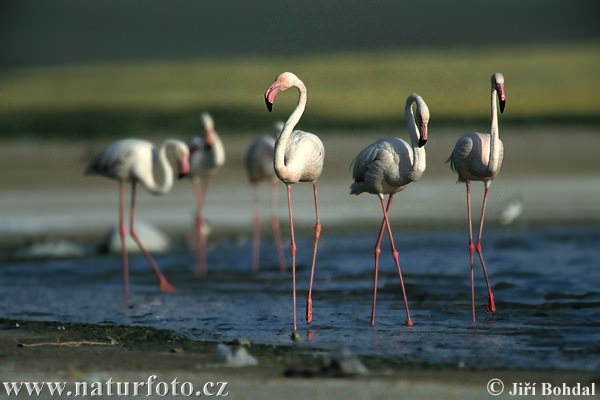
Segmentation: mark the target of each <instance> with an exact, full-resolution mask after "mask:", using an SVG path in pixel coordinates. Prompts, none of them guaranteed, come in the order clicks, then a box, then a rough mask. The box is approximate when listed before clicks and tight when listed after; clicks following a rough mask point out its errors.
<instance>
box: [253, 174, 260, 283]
mask: <svg viewBox="0 0 600 400" xmlns="http://www.w3.org/2000/svg"><path fill="white" fill-rule="evenodd" d="M259 258H260V205H259V184H258V182H256V183H255V184H254V233H253V237H252V272H258V260H259Z"/></svg>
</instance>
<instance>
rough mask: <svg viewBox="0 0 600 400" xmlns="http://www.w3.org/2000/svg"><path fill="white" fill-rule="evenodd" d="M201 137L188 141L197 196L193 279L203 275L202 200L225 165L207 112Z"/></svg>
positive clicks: (204, 249) (204, 262) (218, 140)
mask: <svg viewBox="0 0 600 400" xmlns="http://www.w3.org/2000/svg"><path fill="white" fill-rule="evenodd" d="M201 119H202V124H203V126H204V137H201V136H195V137H193V138H192V139H191V140H190V141H189V142H188V146H189V149H190V177H191V178H192V184H193V186H194V193H195V196H196V219H195V228H196V232H195V240H196V244H195V248H196V276H198V277H203V276H205V275H206V239H205V236H204V235H203V230H204V201H205V200H206V192H207V191H208V181H209V178H210V176H211V175H213V174H214V173H216V172H217V171H218V170H219V169H220V168H221V167H222V166H223V164H224V163H225V149H224V148H223V142H222V141H221V138H220V137H219V135H218V134H217V132H215V123H214V121H213V119H212V117H211V116H210V114H209V113H207V112H205V113H203V114H202V116H201Z"/></svg>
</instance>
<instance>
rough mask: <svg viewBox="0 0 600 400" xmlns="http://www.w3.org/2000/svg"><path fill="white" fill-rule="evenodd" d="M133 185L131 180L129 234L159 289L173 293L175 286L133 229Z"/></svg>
mask: <svg viewBox="0 0 600 400" xmlns="http://www.w3.org/2000/svg"><path fill="white" fill-rule="evenodd" d="M135 186H136V182H135V181H133V182H132V184H131V208H130V212H129V218H130V219H129V234H130V235H131V238H132V239H133V240H134V242H135V243H136V244H137V246H138V247H139V249H140V251H141V252H142V254H143V255H144V257H145V258H146V260H147V261H148V263H149V264H150V267H152V270H153V271H154V274H155V275H156V278H157V279H158V283H159V286H160V291H161V292H163V293H174V292H175V288H174V287H173V286H171V284H170V283H169V282H168V281H167V278H165V276H164V275H163V274H162V272H160V269H159V268H158V265H157V264H156V261H155V260H154V257H152V254H150V252H149V251H148V250H146V248H145V247H144V245H143V244H142V242H141V240H140V239H139V237H138V234H137V231H136V229H135Z"/></svg>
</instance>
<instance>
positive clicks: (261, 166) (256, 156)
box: [246, 135, 276, 183]
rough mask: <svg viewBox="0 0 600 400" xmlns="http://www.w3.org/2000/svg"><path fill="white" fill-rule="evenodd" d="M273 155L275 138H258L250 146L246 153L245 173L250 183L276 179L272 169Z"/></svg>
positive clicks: (265, 136)
mask: <svg viewBox="0 0 600 400" xmlns="http://www.w3.org/2000/svg"><path fill="white" fill-rule="evenodd" d="M274 153H275V138H274V137H272V136H267V135H264V136H260V137H258V138H256V139H255V140H254V141H253V142H252V143H251V144H250V147H248V152H247V153H246V172H247V173H248V180H249V181H250V183H258V182H261V181H272V180H274V179H276V175H275V170H274V169H273V155H274Z"/></svg>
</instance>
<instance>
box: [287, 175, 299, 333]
mask: <svg viewBox="0 0 600 400" xmlns="http://www.w3.org/2000/svg"><path fill="white" fill-rule="evenodd" d="M287 197H288V212H289V214H290V234H291V237H292V243H291V245H290V249H291V252H292V299H293V307H294V332H296V331H297V330H298V327H297V325H296V241H295V240H294V218H293V217H292V186H291V185H289V184H288V185H287Z"/></svg>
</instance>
